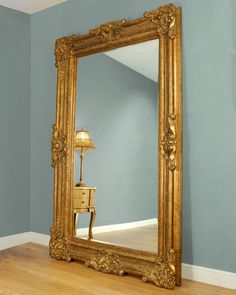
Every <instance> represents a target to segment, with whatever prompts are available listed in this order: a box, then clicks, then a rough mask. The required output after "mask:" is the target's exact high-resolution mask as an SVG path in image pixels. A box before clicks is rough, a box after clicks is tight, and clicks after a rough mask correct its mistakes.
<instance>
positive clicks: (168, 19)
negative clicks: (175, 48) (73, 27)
mask: <svg viewBox="0 0 236 295" xmlns="http://www.w3.org/2000/svg"><path fill="white" fill-rule="evenodd" d="M143 16H144V17H143V18H140V19H138V21H137V22H136V23H133V22H132V21H128V20H125V19H122V20H118V21H112V22H109V23H106V24H103V25H100V26H98V27H96V28H94V29H91V30H90V31H89V34H87V35H86V38H85V36H83V37H80V36H78V35H71V36H67V37H62V38H60V39H58V40H57V41H56V47H55V57H56V63H55V65H56V67H58V66H59V65H63V64H65V62H66V61H67V60H68V59H69V57H70V56H71V53H72V51H73V49H75V48H76V49H79V48H80V46H81V45H82V44H84V42H86V41H88V40H90V39H91V40H92V39H93V38H94V37H96V38H97V39H98V40H99V42H102V43H104V44H108V45H109V44H112V43H114V42H119V41H121V40H124V39H125V38H127V37H129V33H128V30H129V29H128V28H129V27H131V26H132V25H134V26H135V25H138V26H139V25H140V26H141V25H143V24H144V23H145V26H146V27H150V29H154V30H155V31H156V33H157V35H168V36H169V37H170V38H174V37H175V34H176V6H175V5H173V4H168V5H164V6H161V7H159V8H157V9H155V10H152V11H148V12H145V13H144V15H143ZM96 38H95V39H96ZM91 40H90V41H91ZM92 42H95V43H96V42H97V41H96V40H95V41H94V40H93V41H92ZM89 43H90V46H91V42H89ZM95 43H94V44H95ZM96 44H97V43H96ZM83 46H84V45H83Z"/></svg>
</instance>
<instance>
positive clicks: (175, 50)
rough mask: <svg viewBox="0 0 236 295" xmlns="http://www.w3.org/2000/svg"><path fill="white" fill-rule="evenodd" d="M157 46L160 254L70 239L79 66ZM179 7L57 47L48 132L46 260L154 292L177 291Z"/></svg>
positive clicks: (63, 41)
mask: <svg viewBox="0 0 236 295" xmlns="http://www.w3.org/2000/svg"><path fill="white" fill-rule="evenodd" d="M152 39H159V42H160V43H159V48H160V49H159V58H160V60H159V96H158V101H159V135H158V136H159V151H158V161H159V165H158V167H159V168H158V170H159V171H158V173H159V176H158V177H159V181H158V183H159V188H158V220H159V225H158V254H157V255H156V254H153V253H148V252H144V251H137V250H132V249H128V248H124V247H118V246H113V245H107V244H102V243H98V242H94V241H86V240H82V239H78V238H74V237H73V214H72V192H73V187H74V132H75V110H76V108H75V103H76V81H77V59H78V58H79V57H81V56H86V55H90V54H94V53H98V52H102V51H106V50H109V49H112V48H117V47H122V46H127V45H129V44H134V43H139V42H143V41H147V40H152ZM181 51H182V48H181V8H179V7H176V6H174V5H172V4H169V5H165V6H162V7H159V8H157V9H155V10H153V11H150V12H145V13H144V16H143V17H142V18H138V19H136V20H131V21H128V20H125V19H123V20H119V21H114V22H109V23H106V24H103V25H101V26H99V27H97V28H95V29H92V30H90V31H89V33H88V34H87V35H83V36H78V35H72V36H68V37H63V38H60V39H58V40H57V41H56V47H55V56H56V67H57V68H58V81H57V83H58V84H57V104H56V105H57V106H56V123H55V124H53V132H52V149H51V153H52V167H54V217H53V227H52V228H51V239H50V245H49V246H50V250H49V251H50V255H51V257H53V258H56V259H63V260H67V261H70V260H71V259H75V260H79V261H82V262H84V263H85V264H86V265H87V266H91V267H93V268H95V269H96V270H99V271H102V272H105V273H113V274H119V275H122V274H124V273H132V274H135V275H139V276H141V277H142V278H143V280H144V281H151V282H154V283H155V284H156V285H157V286H159V287H164V288H169V289H172V288H174V286H175V285H178V286H179V285H180V284H181V236H182V55H181Z"/></svg>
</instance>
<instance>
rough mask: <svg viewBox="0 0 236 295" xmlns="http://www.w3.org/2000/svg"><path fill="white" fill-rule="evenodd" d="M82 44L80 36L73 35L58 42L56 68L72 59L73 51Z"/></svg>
mask: <svg viewBox="0 0 236 295" xmlns="http://www.w3.org/2000/svg"><path fill="white" fill-rule="evenodd" d="M79 42H80V39H79V36H77V35H75V34H74V35H71V36H68V37H62V38H60V39H58V40H57V41H56V46H55V57H56V62H55V66H56V67H58V66H59V65H60V64H64V63H65V62H66V60H67V59H68V58H69V57H70V54H71V51H72V49H73V48H74V47H75V46H76V45H78V43H79Z"/></svg>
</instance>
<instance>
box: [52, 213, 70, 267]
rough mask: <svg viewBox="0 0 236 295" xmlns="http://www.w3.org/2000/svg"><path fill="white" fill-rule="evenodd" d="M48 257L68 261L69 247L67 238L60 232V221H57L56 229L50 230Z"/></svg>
mask: <svg viewBox="0 0 236 295" xmlns="http://www.w3.org/2000/svg"><path fill="white" fill-rule="evenodd" d="M50 232H51V237H50V242H49V255H50V256H51V257H52V258H55V259H58V260H66V261H70V260H71V259H70V247H69V244H68V242H67V238H66V237H65V236H64V234H63V233H62V230H61V219H60V218H58V220H57V227H52V228H51V229H50Z"/></svg>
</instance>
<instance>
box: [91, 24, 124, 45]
mask: <svg viewBox="0 0 236 295" xmlns="http://www.w3.org/2000/svg"><path fill="white" fill-rule="evenodd" d="M125 24H126V20H125V19H122V20H119V21H116V22H109V23H106V24H103V25H101V26H99V27H97V28H95V29H92V30H90V31H89V33H90V34H92V35H96V36H98V37H99V38H100V39H102V40H105V41H106V42H113V41H117V40H119V39H120V38H121V37H122V36H123V35H124V28H123V27H124V26H125Z"/></svg>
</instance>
